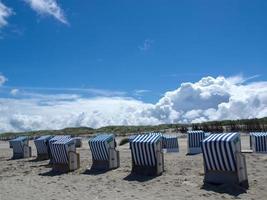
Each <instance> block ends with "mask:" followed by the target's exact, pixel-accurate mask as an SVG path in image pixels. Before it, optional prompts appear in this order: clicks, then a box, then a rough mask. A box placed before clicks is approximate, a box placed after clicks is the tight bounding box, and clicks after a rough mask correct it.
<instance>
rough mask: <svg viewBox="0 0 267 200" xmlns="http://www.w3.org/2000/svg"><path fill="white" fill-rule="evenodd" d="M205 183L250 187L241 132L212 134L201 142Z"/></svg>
mask: <svg viewBox="0 0 267 200" xmlns="http://www.w3.org/2000/svg"><path fill="white" fill-rule="evenodd" d="M201 147H202V151H203V159H204V169H205V177H204V182H205V183H215V184H239V185H241V186H243V187H245V188H247V187H248V177H247V168H246V160H245V156H244V155H243V154H242V153H241V141H240V134H239V133H222V134H212V135H210V136H209V137H207V138H206V139H204V140H203V141H202V143H201Z"/></svg>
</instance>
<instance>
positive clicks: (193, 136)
mask: <svg viewBox="0 0 267 200" xmlns="http://www.w3.org/2000/svg"><path fill="white" fill-rule="evenodd" d="M187 135H188V146H189V148H190V147H193V148H197V147H199V148H200V146H201V144H200V143H201V141H202V140H203V139H205V138H206V137H207V134H205V132H204V131H200V130H199V131H187Z"/></svg>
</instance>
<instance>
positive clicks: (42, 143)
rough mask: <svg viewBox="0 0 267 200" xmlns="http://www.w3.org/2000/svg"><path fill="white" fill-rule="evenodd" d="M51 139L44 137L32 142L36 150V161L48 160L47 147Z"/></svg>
mask: <svg viewBox="0 0 267 200" xmlns="http://www.w3.org/2000/svg"><path fill="white" fill-rule="evenodd" d="M51 138H52V136H50V135H44V136H41V137H39V138H37V139H35V140H34V144H35V146H36V150H37V159H38V160H47V159H49V153H48V152H49V147H48V142H49V140H50V139H51Z"/></svg>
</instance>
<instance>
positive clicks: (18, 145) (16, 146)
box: [9, 136, 29, 153]
mask: <svg viewBox="0 0 267 200" xmlns="http://www.w3.org/2000/svg"><path fill="white" fill-rule="evenodd" d="M28 142H29V140H28V137H26V136H19V137H17V138H15V139H12V140H9V145H10V148H13V152H14V153H23V151H24V150H23V147H24V145H28Z"/></svg>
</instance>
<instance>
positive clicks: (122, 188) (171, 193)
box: [0, 135, 267, 200]
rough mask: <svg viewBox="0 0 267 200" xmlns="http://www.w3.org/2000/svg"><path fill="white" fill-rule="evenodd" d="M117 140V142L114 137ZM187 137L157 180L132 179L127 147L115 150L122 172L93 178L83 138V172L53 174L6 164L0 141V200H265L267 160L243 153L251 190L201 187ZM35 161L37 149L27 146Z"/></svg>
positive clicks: (37, 166)
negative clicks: (117, 152)
mask: <svg viewBox="0 0 267 200" xmlns="http://www.w3.org/2000/svg"><path fill="white" fill-rule="evenodd" d="M117 140H118V141H120V140H121V138H117ZM186 144H187V143H186V138H179V145H180V152H179V153H168V154H164V156H165V172H164V173H163V175H161V176H158V177H137V176H133V175H131V154H130V150H129V148H128V144H125V145H123V146H119V147H118V149H119V150H120V160H121V167H120V168H118V169H116V170H112V171H108V172H103V173H92V172H90V170H89V167H90V166H91V162H92V161H91V153H90V151H89V146H88V144H87V141H86V139H84V140H83V147H82V148H78V152H79V153H80V156H81V168H80V169H79V170H76V171H74V172H70V173H68V174H60V175H55V174H53V173H51V168H49V167H48V166H47V164H48V161H39V162H36V161H35V157H32V158H29V159H19V160H10V158H11V156H12V149H10V148H9V144H8V142H3V141H0V200H13V199H23V200H26V199H30V200H35V199H40V200H42V199H73V200H76V199H77V200H78V199H92V200H96V199H119V200H123V199H151V200H152V199H153V200H154V199H168V200H170V199H198V200H200V199H203V200H204V199H266V196H267V173H266V172H267V155H266V154H265V155H264V154H254V153H247V154H246V160H247V171H248V178H249V185H250V187H249V189H248V190H247V191H245V190H243V189H242V188H240V187H237V186H225V185H220V186H213V185H207V186H204V185H203V160H202V154H199V155H194V156H186V151H187V150H186ZM30 145H31V146H32V149H33V156H35V155H36V149H35V146H34V144H33V142H32V141H31V142H30ZM248 146H249V141H248V136H244V135H243V136H242V149H248Z"/></svg>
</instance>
